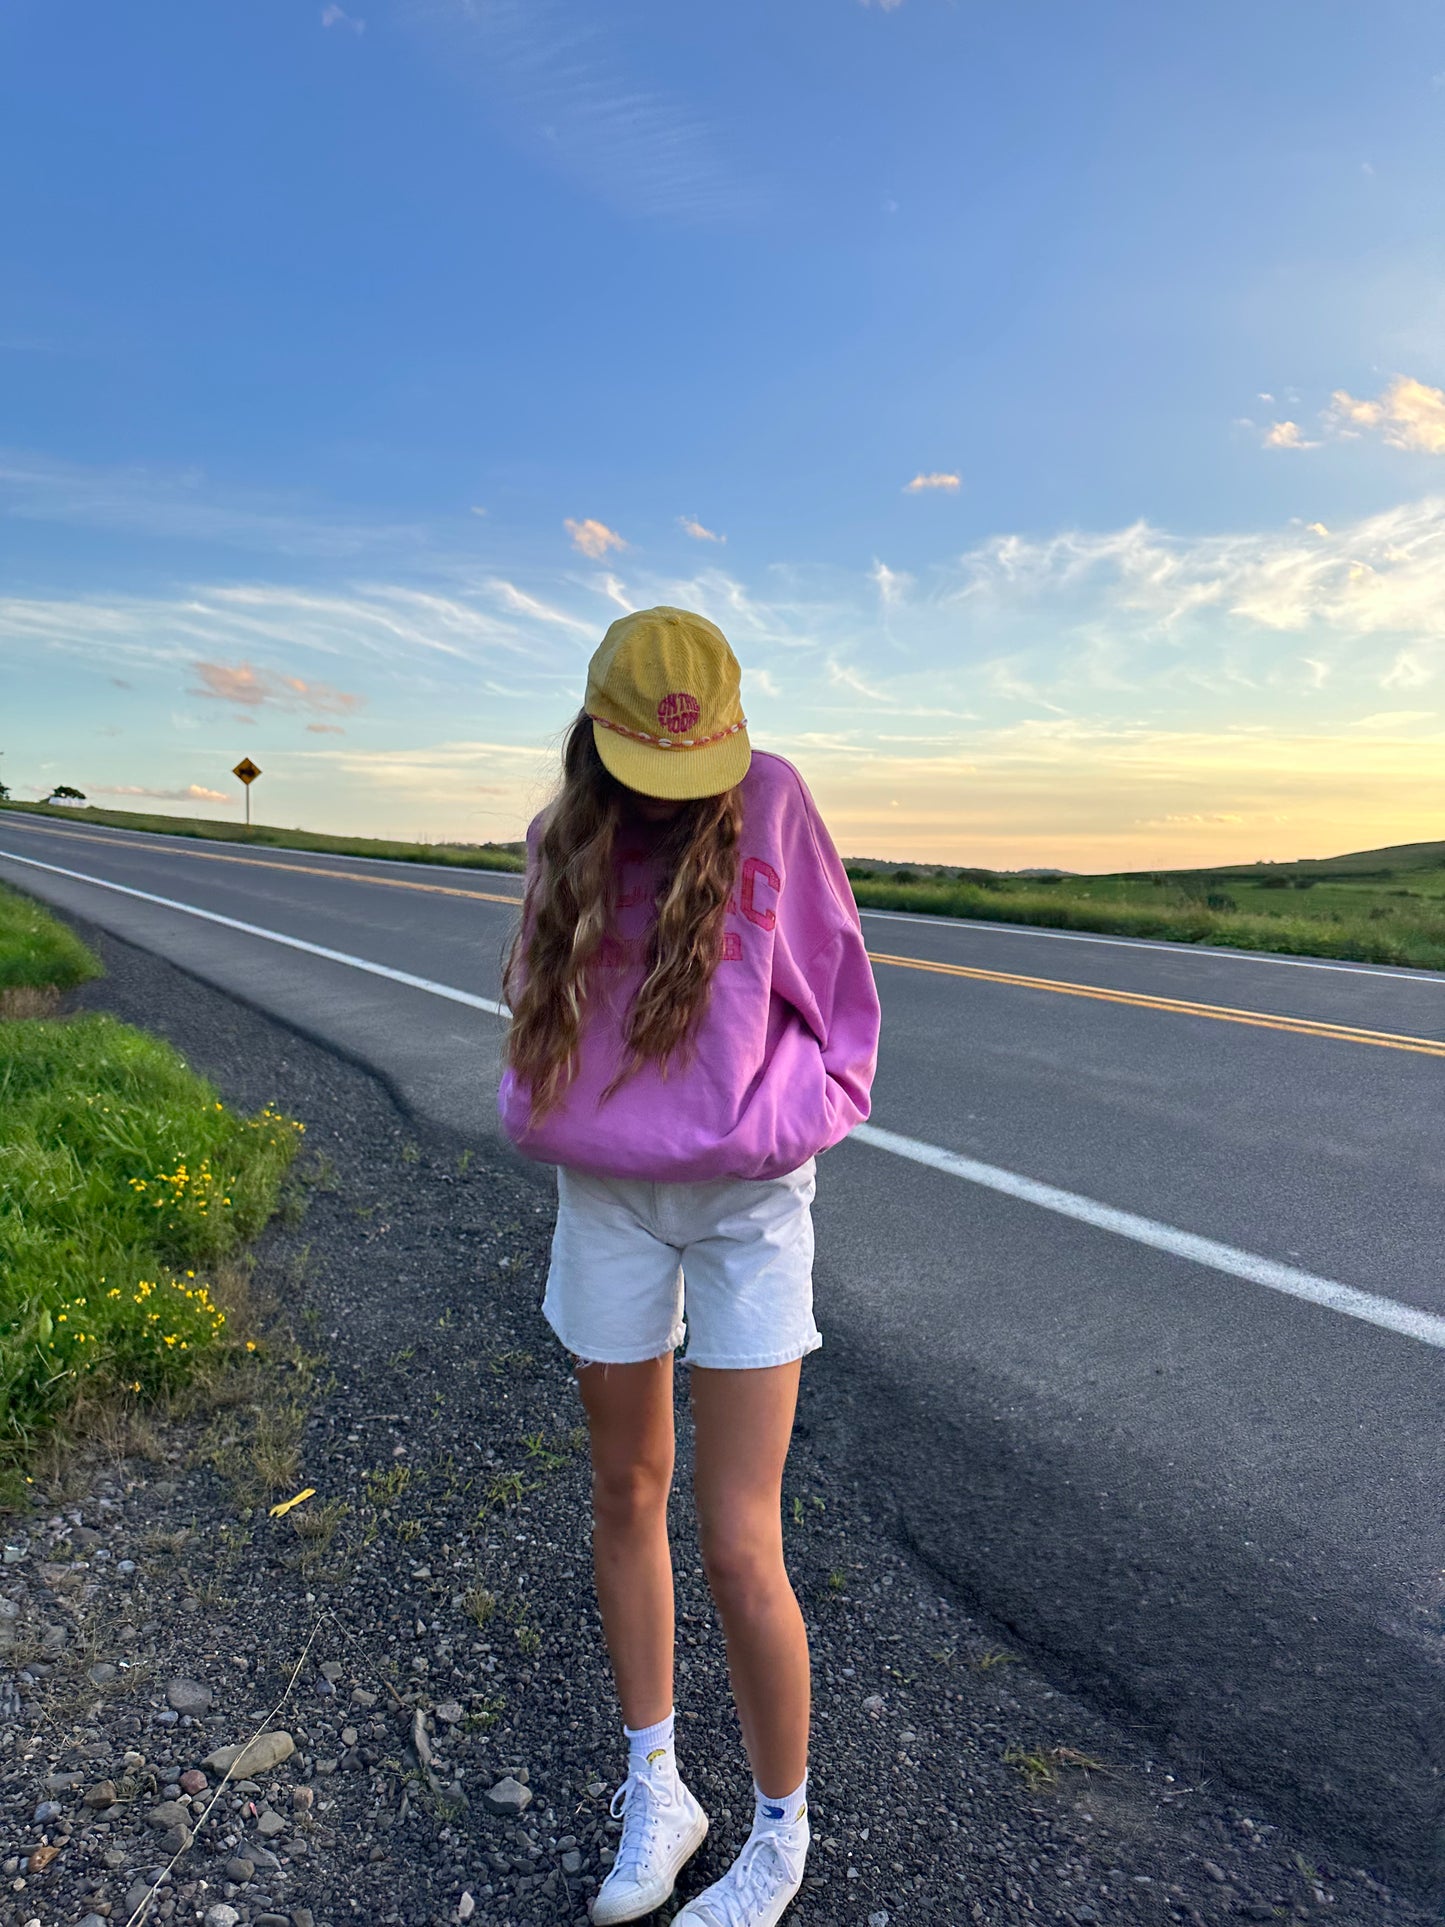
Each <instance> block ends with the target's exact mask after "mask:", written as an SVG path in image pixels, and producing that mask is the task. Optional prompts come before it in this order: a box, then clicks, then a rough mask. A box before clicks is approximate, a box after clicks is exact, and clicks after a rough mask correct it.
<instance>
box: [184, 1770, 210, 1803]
mask: <svg viewBox="0 0 1445 1927" xmlns="http://www.w3.org/2000/svg"><path fill="white" fill-rule="evenodd" d="M209 1785H210V1781H209V1780H208V1779H207V1778H206V1776H205V1774H204V1773H202V1772H201V1771H200V1769H199V1768H198V1767H194V1766H193V1767H192V1768H191V1770H190V1771H189V1772H188V1773H183V1774H182V1775H181V1791H182V1792H183V1793H189V1794H190V1795H191V1796H192V1798H194V1797H195V1795H196V1794H198V1793H204V1792H205V1790H206V1788H207V1787H208V1786H209Z"/></svg>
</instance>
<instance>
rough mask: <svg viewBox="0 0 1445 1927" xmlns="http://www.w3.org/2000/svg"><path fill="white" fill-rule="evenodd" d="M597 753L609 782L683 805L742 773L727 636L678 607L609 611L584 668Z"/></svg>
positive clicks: (744, 726)
mask: <svg viewBox="0 0 1445 1927" xmlns="http://www.w3.org/2000/svg"><path fill="white" fill-rule="evenodd" d="M586 710H587V714H588V715H589V716H590V717H591V718H592V734H593V736H594V738H595V739H596V743H597V753H598V755H599V756H600V757H601V758H602V761H603V762H604V763H605V764H606V766H607V768H608V769H609V770H610V771H611V772H612V774H613V775H614V776H615V777H616V778H617V780H618V782H619V783H625V784H626V786H627V787H628V789H630V790H637V791H639V792H640V793H641V794H642V795H643V796H659V797H665V798H667V799H669V800H672V801H678V802H684V801H688V800H690V799H691V798H693V797H697V796H719V795H721V793H722V792H723V791H724V790H730V789H731V788H732V786H733V785H734V783H740V782H741V781H742V780H743V778H744V777H745V776H746V775H747V773H748V764H749V763H750V762H751V760H752V754H753V752H752V745H751V744H750V743H749V741H748V720H747V717H746V716H744V714H743V701H742V673H741V671H740V670H739V668H738V662H737V657H736V656H735V655H734V654H733V652H732V650H731V649H730V648H729V647H728V640H727V637H726V636H725V635H724V634H723V632H722V630H721V629H719V628H718V627H717V625H716V624H715V623H711V622H709V621H708V619H707V617H706V616H697V615H693V614H691V613H690V612H689V611H688V610H686V609H670V608H668V607H667V606H666V605H663V606H662V607H660V608H656V609H638V610H636V611H634V613H633V614H632V615H630V616H619V617H618V619H617V621H616V622H614V623H613V625H612V627H611V628H610V629H609V630H608V631H607V634H606V635H605V636H604V637H603V638H602V641H601V643H600V644H599V645H598V648H597V653H596V654H595V655H594V656H593V658H592V661H591V663H590V664H589V665H588V669H587V701H586Z"/></svg>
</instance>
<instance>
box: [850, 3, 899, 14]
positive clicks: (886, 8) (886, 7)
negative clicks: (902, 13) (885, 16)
mask: <svg viewBox="0 0 1445 1927" xmlns="http://www.w3.org/2000/svg"><path fill="white" fill-rule="evenodd" d="M858 4H859V6H860V7H877V9H878V11H879V12H880V13H896V12H897V10H898V9H899V7H901V6H902V5H903V0H858Z"/></svg>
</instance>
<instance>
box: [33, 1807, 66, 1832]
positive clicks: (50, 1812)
mask: <svg viewBox="0 0 1445 1927" xmlns="http://www.w3.org/2000/svg"><path fill="white" fill-rule="evenodd" d="M64 1811H65V1809H64V1807H63V1806H61V1804H60V1802H59V1801H58V1800H42V1801H41V1802H40V1805H39V1806H38V1807H37V1808H36V1809H35V1824H36V1826H37V1827H48V1826H49V1825H50V1822H51V1821H52V1820H58V1819H59V1818H60V1816H61V1814H62V1813H64Z"/></svg>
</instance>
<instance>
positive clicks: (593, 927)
mask: <svg viewBox="0 0 1445 1927" xmlns="http://www.w3.org/2000/svg"><path fill="white" fill-rule="evenodd" d="M630 795H631V792H630V791H629V790H627V789H626V788H625V787H624V786H623V785H622V784H621V783H619V782H618V781H617V778H616V777H615V776H613V775H612V773H611V772H610V771H609V770H608V769H607V767H606V765H605V764H604V763H603V761H602V758H601V757H600V756H599V755H598V753H597V744H596V742H595V740H594V738H593V731H592V721H591V718H590V717H589V716H588V715H587V714H586V712H585V711H583V712H582V713H581V714H579V715H578V716H577V717H576V718H575V719H574V720H573V722H572V723H571V724H570V726H569V728H568V731H567V738H566V742H565V744H564V745H563V750H562V786H561V788H560V790H559V791H558V793H557V795H556V797H555V798H554V799H553V801H552V803H551V804H550V805H549V807H548V809H547V812H546V816H545V819H544V824H543V830H542V846H541V852H540V861H539V862H538V863H537V865H536V867H535V870H534V872H533V875H532V877H531V878H530V880H529V882H528V885H527V895H526V902H525V904H524V907H523V912H522V924H521V928H520V929H519V930H518V932H517V934H516V936H515V937H514V939H513V941H512V946H511V949H510V951H509V953H508V956H507V962H506V968H505V970H504V973H503V978H502V981H503V985H504V987H505V994H506V998H507V1002H508V1003H509V1004H510V1005H511V1008H512V1026H511V1029H510V1031H509V1032H508V1034H507V1043H506V1060H507V1063H508V1064H509V1065H510V1067H511V1069H512V1071H513V1072H514V1074H515V1075H516V1077H517V1078H518V1080H519V1082H521V1083H522V1084H524V1085H525V1086H526V1088H527V1090H528V1092H529V1094H530V1097H531V1107H532V1109H531V1115H532V1120H533V1121H534V1122H535V1121H536V1120H537V1119H539V1118H541V1117H543V1116H545V1114H546V1113H547V1112H548V1111H549V1110H551V1109H552V1108H553V1107H554V1105H555V1104H556V1103H557V1101H558V1099H559V1097H560V1096H561V1093H562V1090H563V1088H564V1086H565V1085H566V1084H567V1082H568V1081H569V1079H570V1077H571V1075H572V1072H573V1068H574V1066H575V1062H576V1053H577V1045H578V1041H579V1039H580V1037H581V1034H582V1024H583V1019H584V1015H585V1012H586V1007H587V1002H588V997H589V994H590V991H591V987H592V972H593V970H594V968H595V967H596V965H597V963H598V958H599V952H600V950H601V947H602V940H603V938H604V937H605V936H606V935H607V933H608V929H609V926H610V924H611V922H612V918H613V914H614V912H615V910H616V907H617V904H616V895H617V880H616V867H615V864H614V861H613V858H614V851H615V845H616V840H617V834H618V830H619V828H620V827H621V826H622V825H623V824H624V823H625V821H626V819H627V816H628V811H629V797H630ZM742 814H743V813H742V803H741V800H740V798H739V796H738V792H737V790H736V789H731V790H724V791H723V793H722V795H720V796H706V797H702V798H699V799H698V800H696V801H694V802H687V803H683V804H682V805H681V806H680V808H679V809H678V812H677V814H676V816H674V817H672V818H670V819H669V820H668V821H667V823H666V825H665V826H664V828H663V832H662V836H661V839H660V843H659V846H658V885H657V896H656V910H657V916H656V920H655V921H654V923H653V926H652V930H651V933H650V935H649V939H648V950H647V959H646V968H645V970H644V972H643V978H642V983H641V985H640V986H639V987H638V991H637V994H636V996H635V997H634V999H633V1001H632V1005H631V1007H630V1009H629V1011H628V1013H627V1029H626V1045H627V1052H626V1057H625V1058H624V1061H623V1066H622V1069H621V1071H620V1072H619V1073H618V1075H617V1076H616V1077H615V1078H614V1079H613V1081H612V1083H611V1084H610V1085H609V1086H608V1087H607V1090H606V1092H605V1093H604V1095H605V1096H607V1097H610V1096H611V1095H612V1093H613V1092H614V1091H615V1090H616V1089H617V1088H618V1086H619V1085H620V1084H623V1083H625V1082H626V1080H627V1079H628V1078H629V1077H632V1076H635V1075H636V1073H637V1072H638V1071H639V1070H640V1069H641V1068H642V1066H643V1065H644V1064H649V1063H650V1064H656V1065H658V1067H659V1068H660V1069H661V1071H662V1073H663V1075H664V1076H666V1074H667V1072H668V1070H669V1069H670V1068H672V1067H674V1066H680V1065H684V1064H686V1062H687V1061H688V1059H689V1058H690V1056H691V1054H692V1050H693V1048H694V1046H695V1043H696V1037H697V1030H698V1026H699V1024H700V1023H701V1021H702V1017H703V1013H704V1011H705V1010H706V1009H707V1003H708V997H709V994H710V992H711V989H712V977H713V971H714V970H715V969H716V968H717V962H718V958H719V956H720V955H721V953H722V940H723V918H724V916H725V914H726V912H727V905H728V899H729V897H730V896H731V895H732V893H733V889H734V886H735V885H736V882H737V869H738V838H739V835H740V834H741V830H742Z"/></svg>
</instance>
